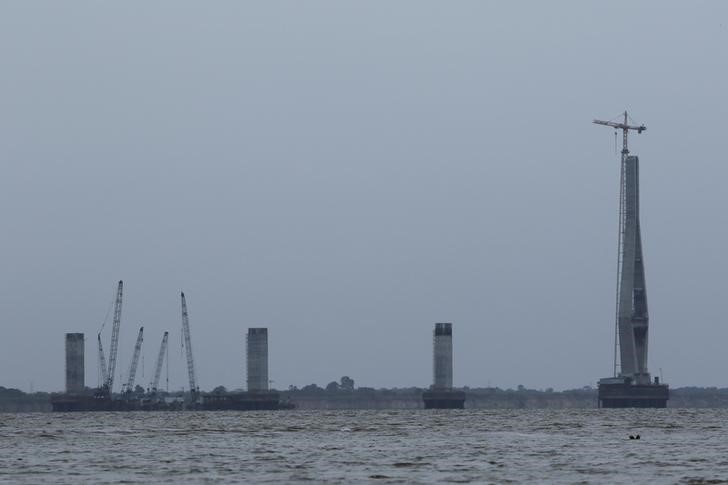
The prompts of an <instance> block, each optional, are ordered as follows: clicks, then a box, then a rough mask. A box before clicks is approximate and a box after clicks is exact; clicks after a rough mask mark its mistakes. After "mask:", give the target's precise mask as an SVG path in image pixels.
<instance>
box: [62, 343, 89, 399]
mask: <svg viewBox="0 0 728 485" xmlns="http://www.w3.org/2000/svg"><path fill="white" fill-rule="evenodd" d="M85 375H86V374H85V362H84V335H83V334H82V333H67V334H66V393H67V394H81V393H82V392H83V390H84V388H85V385H86V381H85Z"/></svg>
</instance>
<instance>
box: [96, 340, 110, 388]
mask: <svg viewBox="0 0 728 485" xmlns="http://www.w3.org/2000/svg"><path fill="white" fill-rule="evenodd" d="M98 339H99V369H100V370H101V382H102V383H106V380H107V379H108V376H107V371H106V357H105V356H104V346H103V345H101V332H99V334H98Z"/></svg>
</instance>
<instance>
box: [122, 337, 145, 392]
mask: <svg viewBox="0 0 728 485" xmlns="http://www.w3.org/2000/svg"><path fill="white" fill-rule="evenodd" d="M143 341H144V327H140V328H139V335H137V340H136V344H135V345H134V356H133V357H132V358H131V366H130V367H129V380H128V382H127V383H126V391H127V392H132V391H133V390H134V378H135V377H136V370H137V365H138V364H139V354H140V353H141V350H142V342H143Z"/></svg>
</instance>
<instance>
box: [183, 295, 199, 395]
mask: <svg viewBox="0 0 728 485" xmlns="http://www.w3.org/2000/svg"><path fill="white" fill-rule="evenodd" d="M181 295H182V334H183V335H184V345H185V347H187V348H186V349H185V350H187V374H188V375H189V378H190V392H192V393H195V392H197V380H196V379H195V361H194V359H193V358H192V338H191V337H190V319H189V316H188V315H187V301H186V300H185V294H184V292H182V293H181Z"/></svg>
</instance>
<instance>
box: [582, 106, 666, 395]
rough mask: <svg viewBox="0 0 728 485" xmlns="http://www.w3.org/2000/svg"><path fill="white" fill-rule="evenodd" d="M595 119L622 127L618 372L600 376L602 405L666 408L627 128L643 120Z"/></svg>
mask: <svg viewBox="0 0 728 485" xmlns="http://www.w3.org/2000/svg"><path fill="white" fill-rule="evenodd" d="M628 121H629V118H628V115H627V112H626V111H625V112H624V121H623V122H621V121H620V122H613V121H601V120H594V123H595V124H598V125H604V126H610V127H612V128H614V129H615V130H622V143H623V146H622V157H621V174H620V198H619V246H618V255H617V263H618V264H617V267H618V270H617V304H616V319H615V320H616V324H615V341H614V375H613V377H607V378H604V379H600V380H599V398H598V399H599V406H600V407H604V408H626V407H640V408H664V407H666V406H667V400H668V398H669V389H668V386H667V385H665V384H660V381H659V379H658V378H657V377H655V380H654V382H653V381H652V380H651V378H650V373H649V372H648V370H647V341H648V330H649V318H648V312H647V285H646V281H645V264H644V253H643V251H642V237H641V234H640V217H639V203H640V201H639V158H638V157H636V156H631V155H630V154H629V149H628V145H627V136H628V133H629V131H636V132H637V133H642V132H643V131H645V130H646V129H647V128H646V127H645V125H639V126H637V125H630V124H628Z"/></svg>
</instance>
